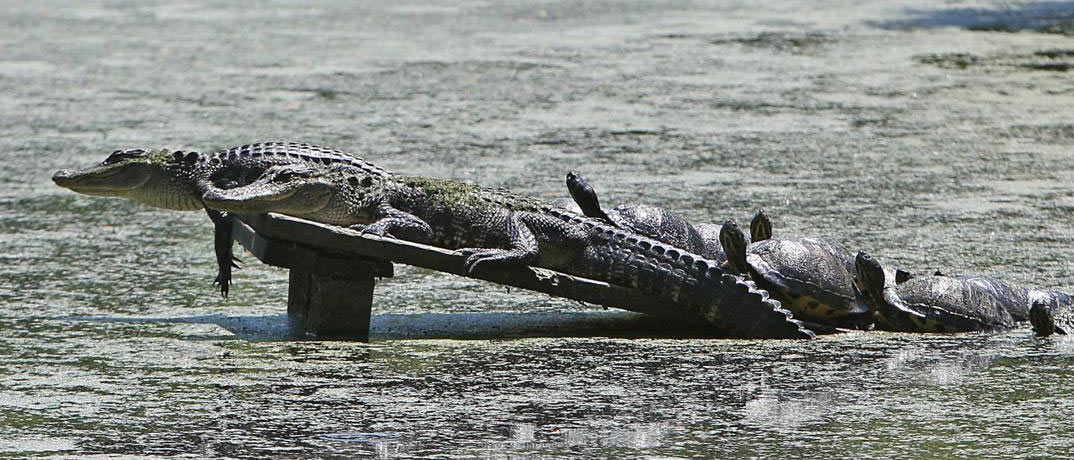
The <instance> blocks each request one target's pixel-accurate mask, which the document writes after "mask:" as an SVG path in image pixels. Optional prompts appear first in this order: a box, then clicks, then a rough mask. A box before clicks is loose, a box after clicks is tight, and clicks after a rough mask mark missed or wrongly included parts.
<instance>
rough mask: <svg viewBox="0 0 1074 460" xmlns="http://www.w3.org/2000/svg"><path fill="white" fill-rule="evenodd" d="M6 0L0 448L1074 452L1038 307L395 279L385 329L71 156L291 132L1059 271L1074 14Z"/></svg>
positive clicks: (98, 451) (307, 453) (1068, 173)
mask: <svg viewBox="0 0 1074 460" xmlns="http://www.w3.org/2000/svg"><path fill="white" fill-rule="evenodd" d="M9 3H10V4H7V5H3V11H4V13H3V14H2V15H0V27H2V28H3V30H4V33H3V34H0V129H2V133H3V136H0V160H2V161H3V164H4V166H3V167H2V168H0V185H2V187H0V306H2V307H3V308H2V309H0V329H2V331H3V334H2V335H0V417H2V422H0V456H2V457H4V458H12V457H63V458H69V457H80V458H85V457H92V456H101V457H105V456H109V455H121V456H141V455H144V456H147V457H166V456H176V455H188V456H191V457H211V458H228V457H235V458H251V457H275V458H310V457H318V458H333V457H338V458H351V457H355V456H359V457H375V458H475V457H478V458H534V457H543V458H579V457H584V458H594V457H604V458H637V457H646V458H714V457H716V458H731V457H747V458H748V457H808V458H831V457H842V458H952V457H980V458H1000V457H1002V458H1019V457H1021V458H1032V457H1038V458H1055V457H1064V456H1071V455H1074V428H1071V427H1072V426H1074V425H1071V423H1070V420H1071V419H1074V375H1072V374H1074V341H1071V340H1068V339H1064V338H1050V339H1036V338H1034V337H1033V336H1032V334H1031V332H1030V331H1029V328H1028V327H1025V326H1023V327H1020V328H1019V329H1016V330H1014V331H1011V332H1009V333H1004V334H993V335H980V334H969V335H953V336H945V335H938V336H922V335H899V334H883V333H869V334H854V335H847V336H841V337H829V338H823V339H820V340H817V341H813V342H809V343H802V342H778V341H769V342H749V341H715V340H701V339H682V338H661V336H663V335H664V334H663V333H661V329H660V327H654V326H653V325H652V324H650V323H647V322H646V321H644V320H639V319H637V318H636V317H633V316H629V315H619V314H616V313H614V312H604V311H602V310H600V309H596V308H594V307H592V306H586V305H579V304H577V303H574V302H568V301H561V300H555V299H550V298H548V297H546V296H542V295H536V294H529V293H525V292H519V291H518V290H511V291H507V290H506V289H504V288H502V287H498V286H492V285H488V284H485V283H480V282H476V281H472V280H466V279H460V278H454V277H450V276H446V275H441V274H437V273H432V272H428V271H424V270H417V269H412V268H409V267H401V266H400V267H397V270H396V277H395V278H392V279H389V280H385V281H384V282H383V283H382V284H380V285H379V286H378V288H377V297H376V306H375V310H374V313H375V314H376V315H377V316H376V317H375V318H374V330H373V341H372V342H371V343H368V344H366V343H352V342H316V341H305V340H303V338H302V337H300V336H295V335H293V334H292V333H291V331H290V330H289V328H288V325H287V321H286V318H285V316H284V311H285V302H286V301H285V295H286V273H285V272H283V271H282V270H278V269H272V268H269V267H265V266H262V265H260V264H258V263H257V262H256V261H253V260H252V258H251V257H249V256H247V257H246V259H247V262H248V263H247V268H245V269H244V270H242V271H240V272H238V273H237V275H236V285H235V286H234V288H233V290H232V293H233V297H232V298H231V299H227V300H223V299H220V298H218V297H217V296H216V295H214V291H213V289H212V287H211V286H210V284H209V282H210V280H211V279H212V274H213V270H214V267H213V258H212V255H211V250H210V246H211V241H210V232H211V228H210V225H209V222H208V220H207V219H206V218H205V217H204V216H203V215H201V214H199V213H188V214H184V213H175V212H166V211H157V210H152V209H148V208H146V207H144V206H140V205H137V204H135V203H132V202H128V201H123V200H108V199H100V198H92V197H86V196H76V195H75V194H73V193H70V192H67V191H64V190H61V189H59V188H57V187H55V186H53V185H52V184H51V183H50V181H49V179H48V178H49V176H50V175H51V173H52V172H53V171H54V170H56V169H58V168H61V167H75V166H86V165H89V164H92V163H94V162H97V161H100V160H101V159H103V158H104V156H105V154H106V153H107V152H110V151H112V150H114V149H117V148H122V147H136V146H170V147H183V148H194V149H201V150H211V149H215V148H220V147H226V146H231V145H238V144H242V143H247V142H253V141H259V140H274V139H297V140H304V141H310V142H316V143H321V144H325V145H330V146H334V147H339V148H343V149H347V150H351V151H355V152H358V153H360V154H362V155H363V156H365V157H366V158H368V159H370V160H372V161H375V162H376V163H378V164H380V165H382V166H385V167H387V168H389V169H393V170H398V171H406V172H411V173H420V174H434V175H439V176H447V177H454V178H458V179H463V180H469V181H473V182H477V183H481V184H484V185H489V186H506V187H509V188H511V189H513V190H515V191H518V192H522V193H527V194H532V195H536V196H540V197H546V198H552V197H558V196H563V195H564V194H565V190H564V187H563V185H562V178H563V175H564V174H565V173H566V172H567V170H569V169H576V170H578V171H580V172H582V173H583V174H584V175H586V176H588V177H589V179H590V181H591V182H592V183H593V184H594V186H595V187H596V188H597V189H598V191H600V192H601V194H602V201H603V202H604V203H611V204H614V203H622V202H626V201H644V202H649V203H654V204H659V205H663V206H667V207H670V208H673V209H676V210H679V211H681V212H682V213H683V214H685V215H687V216H689V217H690V218H693V219H697V220H707V221H717V222H718V221H722V220H723V219H726V218H728V217H733V218H737V219H739V220H744V219H746V218H748V217H749V216H750V215H751V214H752V213H753V211H754V210H755V209H757V208H761V207H763V208H765V209H766V210H767V211H768V212H769V214H771V215H772V216H773V217H774V219H775V221H776V232H777V233H779V234H783V235H824V236H830V237H835V238H838V239H839V240H841V241H843V242H844V243H846V244H847V245H848V246H849V247H851V248H854V249H857V248H864V249H867V250H869V251H871V252H872V253H874V254H877V255H878V256H880V257H881V258H882V259H883V260H885V261H890V262H892V263H898V264H901V265H903V266H906V267H910V268H912V269H914V270H915V271H918V272H931V271H932V270H934V269H942V270H944V271H946V272H949V273H982V274H989V275H993V276H997V277H1000V278H1002V279H1006V280H1010V281H1015V282H1023V283H1032V284H1036V285H1039V286H1042V287H1048V288H1057V289H1064V290H1067V291H1070V290H1074V274H1072V267H1074V263H1072V260H1074V259H1072V256H1074V232H1072V231H1071V228H1072V219H1071V217H1072V214H1074V186H1072V185H1071V181H1070V178H1071V177H1074V162H1072V150H1071V148H1072V144H1074V126H1072V125H1071V119H1072V115H1074V113H1072V112H1071V110H1072V109H1071V107H1074V79H1071V74H1070V72H1066V71H1063V69H1064V65H1069V64H1070V63H1071V62H1072V61H1074V52H1072V51H1071V50H1072V49H1074V41H1072V39H1071V35H1070V33H1071V32H1070V31H1071V27H1070V23H1071V21H1072V20H1074V19H1072V15H1071V11H1072V10H1074V4H1072V3H1071V2H1042V3H1025V4H1019V3H1011V2H1003V3H1002V4H998V3H997V4H995V5H992V4H989V3H988V2H985V3H981V2H975V3H972V4H970V3H967V4H960V3H959V2H945V3H944V5H943V6H942V8H941V7H936V6H933V5H934V2H920V3H917V4H903V5H895V4H893V3H892V2H874V3H872V4H861V3H860V2H842V3H838V2H837V3H827V4H825V6H817V5H814V4H813V3H812V2H801V3H796V2H775V3H773V2H767V3H765V4H764V5H760V4H757V3H755V2H745V3H743V4H741V5H723V6H699V5H694V4H693V3H690V2H677V1H669V2H634V3H629V2H628V3H618V2H617V3H605V2H595V3H594V2H585V3H577V2H567V1H563V2H555V1H553V2H540V3H536V2H535V3H533V4H520V3H517V2H515V3H509V4H498V3H484V2H447V3H444V2H437V3H429V4H425V3H413V2H403V3H400V2H392V3H391V4H390V5H387V4H386V5H380V4H378V3H370V4H361V5H353V4H351V2H340V3H339V4H328V5H324V4H321V5H316V6H313V7H307V6H301V7H300V6H291V5H290V4H288V3H286V2H281V3H279V4H277V5H271V4H269V5H265V4H259V5H257V6H237V5H233V4H232V3H230V2H204V3H198V4H187V5H181V6H180V5H173V4H170V3H161V4H151V3H145V2H107V3H94V4H89V3H82V2H71V3H69V4H68V3H62V2H47V3H38V2H9ZM722 3H724V2H721V4H722ZM408 315H409V316H408ZM519 325H521V326H519ZM501 332H502V333H503V334H500V333H501ZM517 336H536V337H530V338H517ZM490 337H491V338H492V339H490ZM496 337H503V338H496ZM606 337H615V338H606ZM462 339H472V340H462Z"/></svg>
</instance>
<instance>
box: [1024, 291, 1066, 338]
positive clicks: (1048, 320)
mask: <svg viewBox="0 0 1074 460" xmlns="http://www.w3.org/2000/svg"><path fill="white" fill-rule="evenodd" d="M1029 300H1030V302H1031V303H1032V306H1031V307H1030V308H1029V322H1030V323H1031V324H1033V332H1035V333H1036V334H1037V335H1039V336H1041V337H1047V336H1049V335H1052V334H1062V335H1074V296H1071V295H1069V294H1064V293H1062V292H1058V291H1047V290H1044V289H1036V288H1030V289H1029Z"/></svg>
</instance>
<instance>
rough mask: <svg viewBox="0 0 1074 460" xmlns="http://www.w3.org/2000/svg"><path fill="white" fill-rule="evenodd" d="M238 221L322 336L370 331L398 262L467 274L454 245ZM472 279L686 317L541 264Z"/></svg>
mask: <svg viewBox="0 0 1074 460" xmlns="http://www.w3.org/2000/svg"><path fill="white" fill-rule="evenodd" d="M234 222H235V223H234V228H233V235H234V238H235V240H237V241H238V242H239V243H240V244H242V245H243V247H245V248H246V249H247V250H248V251H250V252H251V253H252V254H253V255H254V256H255V257H257V258H258V259H259V260H261V261H262V262H264V263H266V264H269V265H274V266H277V267H283V268H287V269H289V270H290V287H289V292H288V300H287V312H288V315H289V316H290V317H291V319H292V321H295V322H296V323H297V324H298V325H299V326H300V327H304V328H305V329H306V330H307V331H308V332H311V333H313V334H315V335H317V336H353V337H364V336H366V335H367V334H368V330H369V317H370V310H371V308H372V306H373V291H374V286H375V284H376V279H377V278H385V277H390V276H393V274H394V270H393V266H392V263H393V262H394V263H402V264H407V265H414V266H417V267H424V268H429V269H432V270H438V271H442V272H447V273H452V274H455V275H459V276H467V275H466V273H465V269H464V268H463V263H464V262H465V260H466V256H464V255H462V254H460V253H458V252H456V251H450V250H445V249H440V248H436V247H432V246H427V245H423V244H418V243H412V242H409V241H403V240H397V239H394V238H381V237H378V236H375V235H366V234H360V233H359V232H357V231H353V230H349V229H343V228H339V227H335V226H331V225H325V224H320V223H316V222H310V221H307V220H302V219H298V218H294V217H288V216H283V215H279V214H268V215H258V216H241V217H240V218H239V219H235V220H234ZM474 278H478V279H483V280H487V281H492V282H495V283H499V284H504V285H508V286H514V287H518V288H522V289H529V290H533V291H538V292H543V293H546V294H549V295H553V296H556V297H565V298H569V299H574V300H579V301H583V302H588V303H593V304H598V305H604V306H608V307H615V308H621V309H624V310H630V311H635V312H639V313H649V314H660V315H664V316H672V317H674V316H680V315H681V313H679V312H677V311H676V310H674V309H673V307H671V306H668V305H666V302H664V301H663V300H661V299H660V298H657V297H655V296H652V295H649V294H645V293H642V292H639V291H636V290H633V289H628V288H625V287H622V286H616V285H611V284H608V283H605V282H601V281H595V280H590V279H586V278H580V277H576V276H571V275H566V274H563V273H558V272H554V271H551V270H546V269H541V268H534V267H518V268H513V269H505V270H499V271H495V272H492V273H481V274H479V275H478V276H474Z"/></svg>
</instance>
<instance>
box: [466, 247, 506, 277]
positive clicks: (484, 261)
mask: <svg viewBox="0 0 1074 460" xmlns="http://www.w3.org/2000/svg"><path fill="white" fill-rule="evenodd" d="M459 252H461V253H462V254H463V255H465V256H467V257H466V262H465V263H464V264H463V267H464V268H465V269H466V274H467V275H469V276H473V274H474V273H477V270H478V267H489V266H494V265H498V264H501V263H503V262H505V261H506V257H505V255H506V254H505V253H507V252H508V251H505V250H503V249H487V248H464V249H459Z"/></svg>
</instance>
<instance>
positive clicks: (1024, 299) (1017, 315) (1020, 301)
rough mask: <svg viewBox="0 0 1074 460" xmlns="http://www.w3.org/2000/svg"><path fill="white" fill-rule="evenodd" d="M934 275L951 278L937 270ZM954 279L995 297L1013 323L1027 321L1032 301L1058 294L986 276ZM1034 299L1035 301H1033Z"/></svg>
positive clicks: (966, 276)
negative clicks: (1009, 315) (974, 286)
mask: <svg viewBox="0 0 1074 460" xmlns="http://www.w3.org/2000/svg"><path fill="white" fill-rule="evenodd" d="M934 275H935V276H951V275H948V274H945V273H943V272H941V271H939V270H937V271H936V273H935V274H934ZM954 278H956V279H959V280H962V281H965V282H967V283H972V284H975V285H977V286H978V287H980V288H981V289H984V290H985V291H986V292H988V293H989V294H991V295H992V297H995V298H996V300H997V301H998V302H999V303H1000V305H1003V308H1005V309H1007V313H1010V314H1011V318H1012V319H1014V320H1015V321H1028V320H1029V309H1030V307H1032V306H1033V301H1034V300H1044V299H1043V298H1044V297H1048V296H1050V295H1053V294H1059V293H1057V292H1052V291H1045V290H1043V289H1036V288H1030V287H1022V286H1016V285H1013V284H1010V283H1007V282H1003V281H1000V280H997V279H995V278H990V277H987V276H980V275H965V276H954ZM1034 297H1035V298H1036V299H1034Z"/></svg>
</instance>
